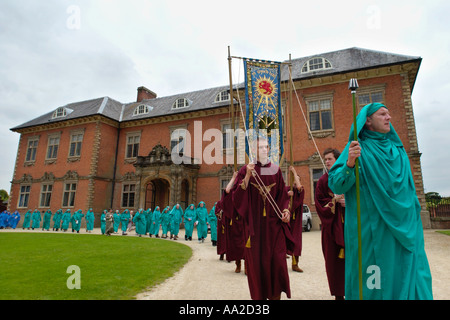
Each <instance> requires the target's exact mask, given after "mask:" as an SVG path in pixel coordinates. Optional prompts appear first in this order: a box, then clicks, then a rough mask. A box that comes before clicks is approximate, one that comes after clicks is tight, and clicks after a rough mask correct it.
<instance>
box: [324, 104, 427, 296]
mask: <svg viewBox="0 0 450 320" xmlns="http://www.w3.org/2000/svg"><path fill="white" fill-rule="evenodd" d="M381 107H385V106H384V105H382V104H380V103H372V104H369V105H366V106H365V107H364V108H363V109H362V110H361V112H360V113H359V115H358V118H357V129H358V139H359V143H360V146H361V156H360V158H359V172H360V199H361V202H360V203H361V234H362V236H361V239H362V274H363V299H377V300H379V299H383V300H394V299H401V300H406V299H432V298H433V295H432V289H431V273H430V268H429V265H428V260H427V256H426V254H425V249H424V238H423V229H422V221H421V218H420V211H421V208H420V204H419V201H418V199H417V195H416V190H415V186H414V180H413V177H412V173H411V168H410V163H409V159H408V156H407V154H406V152H405V149H404V148H403V144H402V142H401V141H400V138H399V137H398V135H397V133H396V132H395V130H394V127H393V126H392V124H391V125H390V131H389V132H388V133H379V132H374V131H370V130H367V129H366V128H364V124H365V122H366V119H367V117H368V116H370V115H372V114H373V113H375V112H376V111H377V110H378V109H380V108H381ZM352 140H353V126H352V129H351V131H350V136H349V142H348V144H347V146H346V147H345V149H344V151H343V152H342V154H341V156H340V157H339V158H338V159H337V161H336V163H335V164H334V165H333V167H332V168H331V170H330V172H329V177H328V184H329V187H330V189H331V190H332V191H333V192H334V193H335V194H344V193H345V204H346V211H345V215H346V217H345V227H344V228H345V231H344V234H345V296H346V299H358V298H359V280H358V279H359V277H358V274H359V272H358V270H359V268H358V232H357V209H356V186H355V168H349V167H348V166H347V159H348V149H349V145H350V143H351V141H352Z"/></svg>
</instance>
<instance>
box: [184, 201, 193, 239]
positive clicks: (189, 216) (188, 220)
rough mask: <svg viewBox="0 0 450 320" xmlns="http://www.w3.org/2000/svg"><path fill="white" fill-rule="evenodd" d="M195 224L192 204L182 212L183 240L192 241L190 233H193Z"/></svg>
mask: <svg viewBox="0 0 450 320" xmlns="http://www.w3.org/2000/svg"><path fill="white" fill-rule="evenodd" d="M194 222H195V206H194V204H193V203H191V204H190V205H189V207H188V208H187V209H186V210H185V211H184V229H185V235H184V240H192V232H193V231H194Z"/></svg>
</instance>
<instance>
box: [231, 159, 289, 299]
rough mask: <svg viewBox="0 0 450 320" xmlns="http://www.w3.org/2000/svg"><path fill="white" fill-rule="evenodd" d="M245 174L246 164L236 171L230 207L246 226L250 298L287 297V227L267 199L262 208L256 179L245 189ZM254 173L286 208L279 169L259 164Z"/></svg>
mask: <svg viewBox="0 0 450 320" xmlns="http://www.w3.org/2000/svg"><path fill="white" fill-rule="evenodd" d="M261 170H263V174H261ZM246 171H247V166H246V165H245V166H243V167H242V168H241V169H240V170H239V173H238V176H237V179H236V180H237V187H236V188H235V190H234V191H233V204H234V207H235V208H236V210H237V211H238V213H239V215H241V216H242V218H243V220H244V224H245V228H244V230H245V239H246V245H245V250H244V256H245V262H246V265H247V279H248V285H249V289H250V296H251V298H252V299H253V300H262V299H272V298H277V297H279V296H280V295H281V292H285V293H286V295H287V297H288V298H290V297H291V290H290V285H289V274H288V268H287V263H286V252H287V246H288V245H290V246H291V247H292V236H291V234H290V231H289V225H288V224H286V223H284V222H282V221H281V219H280V218H279V217H278V215H277V214H276V212H275V210H274V209H273V207H272V205H271V204H270V203H269V200H268V199H266V200H265V205H264V200H263V197H262V195H261V193H260V191H259V190H258V189H259V186H258V184H257V182H256V180H255V177H253V176H252V177H251V178H250V180H249V183H248V186H247V187H246V188H245V187H244V183H243V180H244V178H245V175H246ZM255 171H256V172H257V173H258V175H259V177H260V178H261V180H262V181H263V183H264V185H265V186H266V189H267V188H269V189H270V194H271V195H272V198H273V199H274V200H275V202H276V204H277V206H278V208H279V209H280V211H283V210H284V209H288V206H289V196H288V194H287V192H286V186H285V184H284V180H283V175H282V174H281V170H280V168H279V167H278V166H276V165H274V164H271V163H270V162H269V163H268V164H266V165H265V166H261V163H259V162H258V163H257V164H256V165H255ZM267 171H270V172H267Z"/></svg>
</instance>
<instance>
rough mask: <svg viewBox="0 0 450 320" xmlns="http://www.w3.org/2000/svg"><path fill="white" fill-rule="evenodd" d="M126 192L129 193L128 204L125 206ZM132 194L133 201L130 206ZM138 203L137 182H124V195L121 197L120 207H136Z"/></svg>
mask: <svg viewBox="0 0 450 320" xmlns="http://www.w3.org/2000/svg"><path fill="white" fill-rule="evenodd" d="M126 187H128V190H125V189H126ZM131 187H133V190H131ZM125 193H126V194H127V203H126V206H124V203H123V201H124V198H125V197H124V196H125ZM130 194H133V203H132V205H131V206H130ZM135 204H136V183H125V184H122V197H121V199H120V207H121V208H134V207H135Z"/></svg>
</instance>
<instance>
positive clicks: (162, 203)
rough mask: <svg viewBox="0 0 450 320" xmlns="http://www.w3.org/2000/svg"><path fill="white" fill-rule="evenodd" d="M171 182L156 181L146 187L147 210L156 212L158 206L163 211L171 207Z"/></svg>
mask: <svg viewBox="0 0 450 320" xmlns="http://www.w3.org/2000/svg"><path fill="white" fill-rule="evenodd" d="M169 199H170V188H169V182H168V181H167V180H164V179H154V180H152V181H150V182H149V183H147V185H146V187H145V209H148V208H151V209H152V210H154V209H155V208H156V206H159V208H160V209H161V210H162V209H164V208H165V207H166V206H168V205H169Z"/></svg>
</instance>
